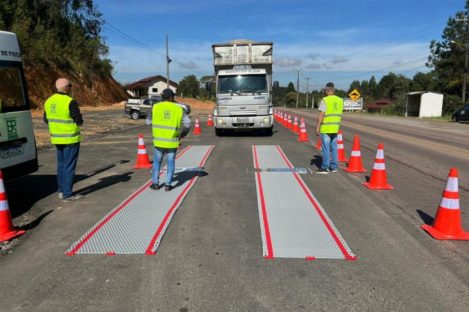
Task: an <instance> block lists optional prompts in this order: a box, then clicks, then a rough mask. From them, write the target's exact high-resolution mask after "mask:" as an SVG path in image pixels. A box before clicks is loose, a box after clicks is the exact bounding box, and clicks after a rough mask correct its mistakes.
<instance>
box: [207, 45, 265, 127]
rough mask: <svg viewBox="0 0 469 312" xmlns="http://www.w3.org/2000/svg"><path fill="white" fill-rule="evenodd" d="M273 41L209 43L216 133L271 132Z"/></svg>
mask: <svg viewBox="0 0 469 312" xmlns="http://www.w3.org/2000/svg"><path fill="white" fill-rule="evenodd" d="M272 49H273V43H272V42H255V41H251V40H233V41H230V42H228V43H219V44H213V45H212V51H213V66H214V70H215V82H216V105H215V110H214V114H213V115H214V122H215V133H216V135H222V134H223V133H224V132H226V131H233V130H236V129H248V130H257V129H263V130H264V131H265V132H266V133H267V134H268V135H272V133H273V107H272Z"/></svg>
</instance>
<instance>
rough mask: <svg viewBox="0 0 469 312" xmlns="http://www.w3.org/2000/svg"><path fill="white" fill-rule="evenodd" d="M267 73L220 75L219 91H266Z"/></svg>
mask: <svg viewBox="0 0 469 312" xmlns="http://www.w3.org/2000/svg"><path fill="white" fill-rule="evenodd" d="M267 91H268V90H267V77H266V75H230V76H219V77H218V93H265V92H267Z"/></svg>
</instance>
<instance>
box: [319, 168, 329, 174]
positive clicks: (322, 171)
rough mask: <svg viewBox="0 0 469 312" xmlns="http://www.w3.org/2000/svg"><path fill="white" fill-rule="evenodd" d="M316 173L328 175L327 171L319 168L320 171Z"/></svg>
mask: <svg viewBox="0 0 469 312" xmlns="http://www.w3.org/2000/svg"><path fill="white" fill-rule="evenodd" d="M316 173H319V174H329V169H324V168H320V169H318V170H316Z"/></svg>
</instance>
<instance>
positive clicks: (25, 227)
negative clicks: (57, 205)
mask: <svg viewBox="0 0 469 312" xmlns="http://www.w3.org/2000/svg"><path fill="white" fill-rule="evenodd" d="M53 211H54V210H49V211H46V212H44V213H43V214H41V215H40V216H39V217H37V218H36V220H34V221H31V222H29V223H28V224H24V225H22V226H21V228H20V229H21V230H25V231H29V230H31V229H34V228H35V227H36V226H38V225H39V224H41V222H42V220H43V219H45V218H46V217H47V216H48V215H49V214H50V213H52V212H53Z"/></svg>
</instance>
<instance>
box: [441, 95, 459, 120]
mask: <svg viewBox="0 0 469 312" xmlns="http://www.w3.org/2000/svg"><path fill="white" fill-rule="evenodd" d="M461 105H462V102H461V98H460V97H459V96H457V95H451V94H447V95H445V97H444V100H443V115H451V114H452V113H454V111H455V110H456V109H458V108H459V107H460V106H461Z"/></svg>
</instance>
